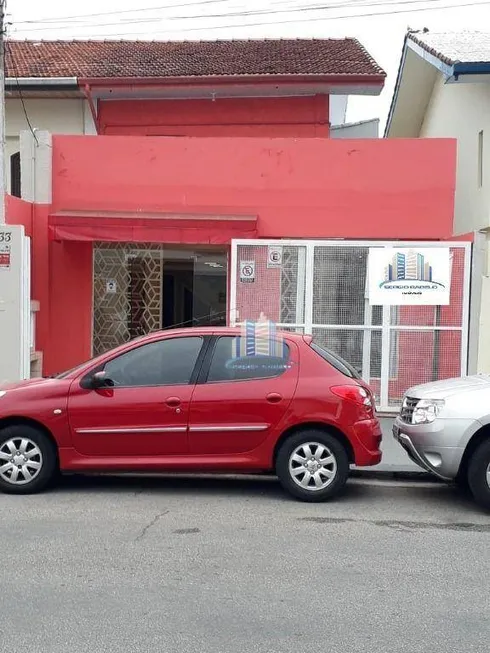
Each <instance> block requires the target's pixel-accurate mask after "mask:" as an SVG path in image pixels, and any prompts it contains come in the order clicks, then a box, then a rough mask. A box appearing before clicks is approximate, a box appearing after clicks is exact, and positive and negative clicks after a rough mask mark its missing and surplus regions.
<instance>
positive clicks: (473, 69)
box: [452, 61, 490, 80]
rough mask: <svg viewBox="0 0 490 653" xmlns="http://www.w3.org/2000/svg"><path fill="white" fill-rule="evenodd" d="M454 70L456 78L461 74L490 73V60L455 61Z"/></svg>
mask: <svg viewBox="0 0 490 653" xmlns="http://www.w3.org/2000/svg"><path fill="white" fill-rule="evenodd" d="M452 72H453V77H454V79H456V80H457V79H458V77H459V76H460V75H490V62H489V61H478V62H474V63H455V64H454V65H453V68H452Z"/></svg>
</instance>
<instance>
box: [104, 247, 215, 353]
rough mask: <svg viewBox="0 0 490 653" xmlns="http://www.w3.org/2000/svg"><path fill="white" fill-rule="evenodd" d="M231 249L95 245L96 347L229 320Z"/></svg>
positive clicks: (114, 345) (107, 347)
mask: <svg viewBox="0 0 490 653" xmlns="http://www.w3.org/2000/svg"><path fill="white" fill-rule="evenodd" d="M226 288H227V252H226V251H223V250H217V249H215V248H209V249H203V248H199V250H197V249H196V250H189V249H183V248H178V247H174V248H168V247H165V246H164V245H158V244H156V245H155V244H148V245H145V244H134V243H130V244H125V243H117V244H113V243H96V244H95V245H94V323H93V353H94V355H98V354H101V353H103V352H105V351H107V350H109V349H111V348H113V347H116V346H118V345H120V344H123V343H125V342H128V341H129V340H131V339H133V338H136V337H138V336H141V335H145V334H147V333H151V332H152V331H157V330H159V329H169V328H172V327H176V326H182V327H185V326H220V325H224V324H226Z"/></svg>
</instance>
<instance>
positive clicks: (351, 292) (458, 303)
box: [229, 240, 471, 410]
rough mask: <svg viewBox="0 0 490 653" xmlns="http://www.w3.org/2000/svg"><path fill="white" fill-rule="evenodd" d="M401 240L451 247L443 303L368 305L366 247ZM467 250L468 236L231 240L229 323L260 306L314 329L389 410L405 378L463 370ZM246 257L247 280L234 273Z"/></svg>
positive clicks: (290, 325)
mask: <svg viewBox="0 0 490 653" xmlns="http://www.w3.org/2000/svg"><path fill="white" fill-rule="evenodd" d="M406 246H411V247H416V248H421V247H445V248H448V249H450V252H451V296H450V304H449V305H448V306H370V305H369V301H368V299H367V294H366V282H367V279H366V276H367V261H368V254H369V249H370V248H371V247H406ZM271 248H272V249H273V248H282V258H281V261H280V264H274V262H272V264H271V260H270V256H269V253H270V250H271ZM470 258H471V245H470V244H469V243H451V244H449V243H434V242H431V243H427V242H425V243H420V242H418V243H415V242H410V243H403V242H385V241H375V242H367V241H355V242H354V241H321V240H320V241H305V240H294V241H291V240H284V241H276V240H275V241H269V240H236V241H233V245H232V259H231V273H232V278H231V294H230V303H229V306H230V323H231V324H239V323H241V322H243V321H244V320H258V319H259V317H260V314H261V313H262V314H264V315H265V316H266V317H267V318H269V319H271V320H273V321H275V322H276V323H277V324H278V326H280V327H281V328H283V329H287V330H294V331H298V332H302V333H310V334H312V335H313V336H314V338H315V339H316V340H317V341H318V342H319V343H321V344H324V345H326V346H327V347H328V348H329V349H331V350H333V351H335V352H336V353H337V354H339V355H340V356H342V357H343V358H345V359H346V360H348V361H349V362H350V363H351V364H352V365H354V367H356V368H357V369H358V370H359V371H360V373H361V374H362V376H363V378H364V379H365V380H366V381H367V382H368V383H370V384H371V386H372V388H373V389H374V391H375V393H376V395H377V400H378V405H379V407H380V409H382V410H392V409H395V408H396V407H397V406H399V405H400V402H401V399H402V397H403V394H404V393H405V391H406V390H407V389H408V388H409V387H410V386H413V385H416V384H419V383H426V382H429V381H434V380H439V379H443V378H449V377H453V376H459V375H461V374H466V370H467V349H468V346H467V345H468V343H467V339H468V315H469V282H470ZM246 263H252V269H253V274H252V279H250V278H248V279H245V278H244V275H243V274H242V272H243V266H244V264H246Z"/></svg>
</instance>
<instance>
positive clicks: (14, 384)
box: [0, 378, 55, 392]
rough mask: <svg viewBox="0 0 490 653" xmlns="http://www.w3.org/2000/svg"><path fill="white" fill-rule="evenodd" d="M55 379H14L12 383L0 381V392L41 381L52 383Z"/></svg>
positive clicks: (37, 383)
mask: <svg viewBox="0 0 490 653" xmlns="http://www.w3.org/2000/svg"><path fill="white" fill-rule="evenodd" d="M54 380H55V379H43V378H37V379H27V380H25V381H15V382H12V383H0V392H2V390H4V391H5V390H18V389H21V388H27V387H32V386H34V385H40V384H42V383H52V382H53V381H54Z"/></svg>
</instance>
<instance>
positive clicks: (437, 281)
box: [368, 247, 451, 306]
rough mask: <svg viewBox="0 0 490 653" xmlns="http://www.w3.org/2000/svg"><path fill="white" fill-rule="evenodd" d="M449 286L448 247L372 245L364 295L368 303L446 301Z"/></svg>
mask: <svg viewBox="0 0 490 653" xmlns="http://www.w3.org/2000/svg"><path fill="white" fill-rule="evenodd" d="M450 290H451V252H450V249H449V247H437V248H436V247H420V248H417V247H414V248H410V247H390V248H380V247H372V248H370V250H369V259H368V298H369V303H370V304H371V305H372V306H380V305H381V306H385V305H391V306H409V305H419V306H423V305H426V306H427V305H429V306H441V305H448V304H449V298H450Z"/></svg>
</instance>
